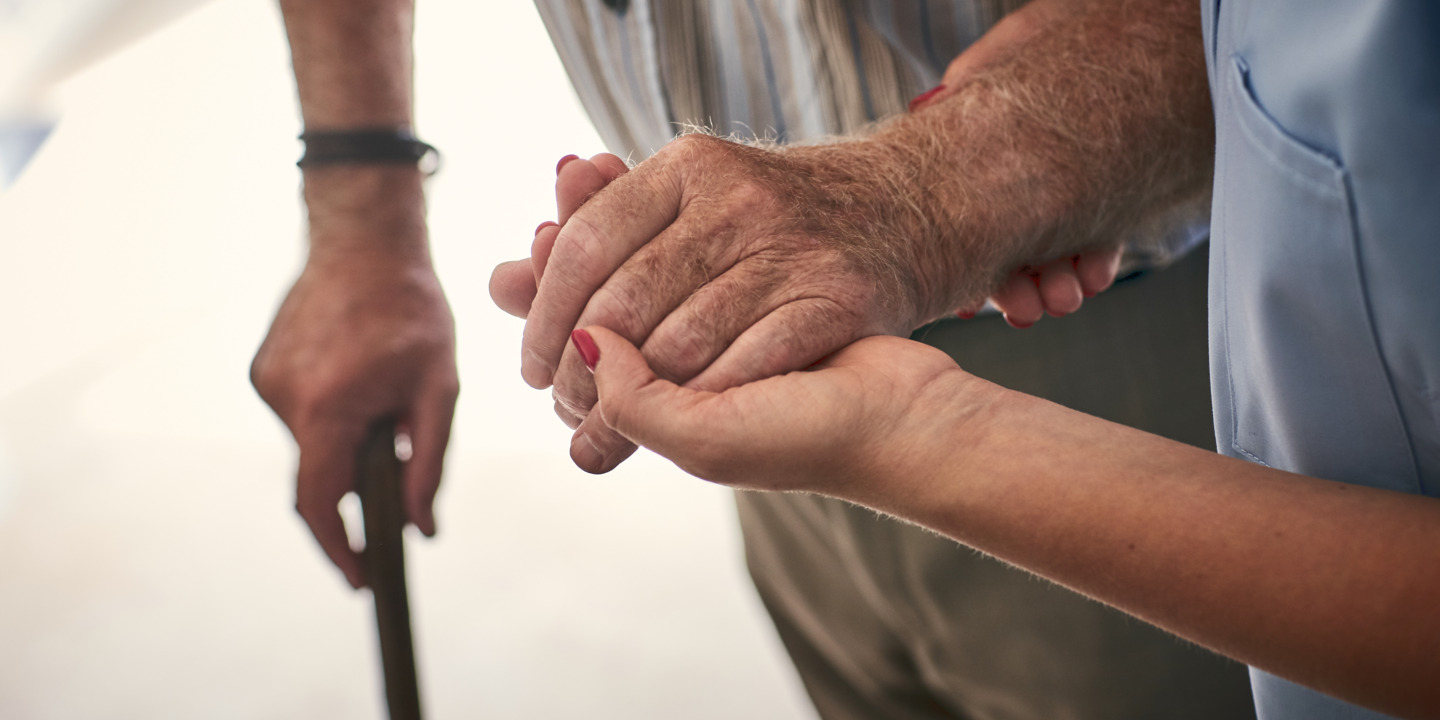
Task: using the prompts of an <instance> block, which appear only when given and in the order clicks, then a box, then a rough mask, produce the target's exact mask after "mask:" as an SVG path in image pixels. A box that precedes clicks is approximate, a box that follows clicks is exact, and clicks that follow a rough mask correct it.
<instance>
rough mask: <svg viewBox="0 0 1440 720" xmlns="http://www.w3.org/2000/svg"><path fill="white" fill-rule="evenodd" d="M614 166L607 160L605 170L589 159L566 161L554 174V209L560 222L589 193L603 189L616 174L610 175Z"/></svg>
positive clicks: (567, 217) (572, 213) (587, 197)
mask: <svg viewBox="0 0 1440 720" xmlns="http://www.w3.org/2000/svg"><path fill="white" fill-rule="evenodd" d="M613 170H614V168H613V166H611V165H610V164H609V163H608V161H607V164H606V170H605V171H602V170H601V169H600V167H599V166H597V165H596V164H595V163H593V162H591V161H589V160H574V161H572V162H569V163H566V164H565V166H564V167H563V168H561V169H560V173H559V174H558V175H556V176H555V210H556V215H555V216H556V217H557V218H558V219H559V220H560V224H561V225H564V224H565V223H566V221H568V220H569V219H570V216H571V215H574V214H575V211H577V210H579V209H580V206H582V205H584V204H585V201H586V200H589V199H590V196H591V195H594V194H595V193H597V192H600V191H601V190H603V189H605V186H606V185H608V184H610V181H611V180H614V179H615V178H616V177H618V175H611V174H610V171H613Z"/></svg>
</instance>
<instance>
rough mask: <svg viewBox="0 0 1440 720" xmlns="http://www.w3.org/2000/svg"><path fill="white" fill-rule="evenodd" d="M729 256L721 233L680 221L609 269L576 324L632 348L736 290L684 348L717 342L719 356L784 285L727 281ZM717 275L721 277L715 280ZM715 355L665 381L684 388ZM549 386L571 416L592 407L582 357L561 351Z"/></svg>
mask: <svg viewBox="0 0 1440 720" xmlns="http://www.w3.org/2000/svg"><path fill="white" fill-rule="evenodd" d="M577 217H578V216H577ZM735 252H738V250H737V249H736V248H735V247H733V243H731V242H729V238H728V237H727V236H726V235H725V234H722V233H720V232H714V231H710V232H708V233H707V232H706V230H705V229H704V228H703V227H702V223H701V222H698V221H690V222H687V221H685V220H681V221H679V222H677V223H676V224H675V225H672V226H670V227H669V228H667V229H665V230H664V231H663V232H662V233H660V235H659V236H658V237H657V238H655V240H653V241H652V242H650V243H648V244H646V245H645V246H644V247H641V248H640V249H639V250H637V251H636V252H635V254H634V255H633V256H632V257H631V258H629V259H628V260H626V261H625V263H624V264H623V265H621V266H620V267H619V268H618V269H617V270H615V272H614V273H613V274H612V275H611V276H610V278H609V279H607V280H606V281H605V283H604V285H602V286H601V287H600V288H599V289H598V290H596V291H595V293H594V295H593V296H592V297H591V298H590V300H589V302H587V303H586V305H585V310H584V312H583V313H581V315H580V317H579V319H578V322H577V325H579V326H581V327H584V326H587V325H603V326H605V327H607V328H610V329H611V330H614V331H615V332H618V333H620V334H621V335H623V336H624V337H625V338H626V339H628V340H629V341H630V342H632V343H642V342H646V338H648V337H649V336H650V335H651V332H652V331H653V330H654V329H656V328H657V327H658V326H660V325H662V324H663V323H664V322H666V321H667V319H668V317H669V316H671V315H672V314H673V313H674V312H675V310H676V308H679V307H681V306H682V304H684V303H688V302H689V300H688V299H689V298H692V297H694V296H695V295H696V294H697V293H698V294H699V295H700V296H701V297H711V296H713V295H714V294H715V293H720V292H721V291H720V290H718V289H716V288H720V287H726V288H730V287H736V286H738V289H736V290H735V291H734V292H733V293H730V294H731V295H733V296H734V298H735V303H736V304H735V305H727V304H723V303H721V304H719V306H718V309H717V310H716V311H714V312H710V313H706V314H705V315H704V316H702V319H701V321H700V322H698V323H695V324H694V325H693V326H694V327H696V328H701V329H703V332H699V333H695V334H693V336H692V337H689V338H686V340H687V342H690V343H695V342H700V343H709V344H714V343H721V344H722V347H721V348H719V349H723V344H728V343H729V341H730V340H731V339H733V338H734V337H735V336H736V335H738V334H739V332H740V330H741V329H743V327H744V326H746V325H749V324H750V322H753V320H754V319H756V318H758V317H759V316H760V315H763V313H761V314H760V315H754V316H751V315H749V314H747V311H748V310H750V308H751V306H752V305H753V303H754V302H756V301H759V300H763V299H764V298H765V296H766V295H768V293H769V292H770V290H771V287H773V286H774V285H775V284H778V283H779V282H781V281H782V280H783V279H784V278H782V277H779V274H778V273H771V275H773V276H774V277H762V276H760V275H757V274H753V273H745V274H743V277H741V278H739V279H730V281H729V282H726V279H728V278H730V275H731V272H730V271H731V270H732V267H733V265H734V262H735V259H736V258H735V257H734V253H735ZM762 267H771V266H770V265H762ZM717 275H718V276H719V278H716V276H717ZM712 278H715V279H714V280H712ZM765 283H769V284H768V285H765ZM542 286H543V284H542ZM711 286H715V288H712V287H711ZM722 294H724V293H722ZM712 305H715V304H714V303H712ZM692 314H693V313H692ZM687 317H689V316H688V315H687ZM735 323H740V327H737V328H734V329H730V327H729V326H731V325H734V324H735ZM527 329H528V328H527ZM719 349H715V350H714V351H713V353H711V354H710V355H709V356H708V357H704V358H703V360H704V362H703V363H700V364H698V365H694V366H693V367H691V368H689V369H688V371H687V372H684V373H681V374H678V375H670V374H666V375H665V376H666V377H667V378H669V379H671V380H675V381H677V382H679V381H683V380H684V379H686V378H688V377H689V376H690V375H693V374H694V373H696V372H699V370H700V368H702V367H704V366H705V365H708V364H709V360H710V359H712V358H713V357H714V356H715V355H718V354H719ZM680 352H684V350H683V349H682V350H680ZM700 352H701V353H704V352H706V350H701V351H700ZM656 369H657V370H662V371H663V372H665V373H669V372H670V371H671V370H672V365H671V364H670V363H662V365H661V366H660V367H657V368H656ZM551 380H552V382H553V383H554V385H555V397H556V399H557V400H559V401H560V402H561V403H563V404H565V405H566V407H567V408H568V409H569V410H570V411H571V412H572V413H575V414H577V415H581V416H583V415H585V414H586V413H587V412H588V411H589V409H590V406H591V405H593V404H594V402H595V386H594V381H593V380H592V378H591V376H590V373H589V371H587V370H586V369H585V366H584V363H583V362H581V360H580V356H579V355H578V354H577V353H575V352H574V351H573V350H571V349H569V348H568V347H565V348H562V354H561V357H560V362H559V365H558V366H557V369H556V371H555V372H554V374H553V377H552V378H551Z"/></svg>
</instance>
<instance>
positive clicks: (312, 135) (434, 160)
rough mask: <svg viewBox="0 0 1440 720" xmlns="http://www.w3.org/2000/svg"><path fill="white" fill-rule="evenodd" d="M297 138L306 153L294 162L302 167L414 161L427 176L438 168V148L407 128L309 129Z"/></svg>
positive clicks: (408, 162)
mask: <svg viewBox="0 0 1440 720" xmlns="http://www.w3.org/2000/svg"><path fill="white" fill-rule="evenodd" d="M300 140H302V141H303V142H304V143H305V155H304V156H303V157H301V158H300V160H299V162H296V163H295V164H296V165H299V166H300V167H302V168H309V167H317V166H320V165H368V164H374V163H400V164H411V163H414V164H418V165H419V166H420V171H421V172H423V173H425V175H427V176H429V175H434V174H435V173H436V172H438V171H439V170H440V151H439V150H436V149H435V146H434V145H431V144H430V143H427V142H425V141H423V140H421V139H419V138H417V137H415V135H414V133H411V132H410V130H409V129H408V128H367V129H363V130H318V131H315V130H309V131H306V132H304V133H301V135H300Z"/></svg>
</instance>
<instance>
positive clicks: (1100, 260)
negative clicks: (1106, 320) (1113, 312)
mask: <svg viewBox="0 0 1440 720" xmlns="http://www.w3.org/2000/svg"><path fill="white" fill-rule="evenodd" d="M1123 253H1124V248H1122V247H1121V246H1119V245H1112V246H1109V247H1102V248H1096V249H1093V250H1086V251H1085V252H1082V253H1080V254H1078V255H1073V256H1071V257H1063V258H1060V259H1059V260H1054V261H1051V262H1048V263H1045V264H1044V265H1041V266H1039V267H1036V268H1021V269H1020V270H1017V271H1015V272H1014V273H1012V274H1011V275H1010V277H1009V278H1008V279H1007V280H1006V281H1005V284H1004V285H1003V286H1001V288H1000V289H999V290H997V291H996V292H995V294H994V295H991V296H990V304H992V305H994V306H995V308H996V309H998V310H999V311H1000V312H1002V313H1004V314H1005V320H1006V322H1008V323H1010V324H1011V325H1013V326H1015V327H1017V328H1028V327H1030V326H1031V325H1034V324H1035V323H1036V322H1038V321H1039V320H1040V318H1042V317H1044V316H1046V315H1049V316H1051V317H1063V316H1065V315H1069V314H1070V313H1073V312H1075V311H1077V310H1079V309H1080V305H1081V304H1082V303H1084V301H1085V298H1089V297H1095V296H1096V295H1098V294H1100V293H1101V292H1104V291H1105V290H1107V289H1109V288H1110V286H1111V285H1112V284H1114V282H1115V276H1116V275H1117V274H1118V273H1119V271H1120V257H1121V255H1122V254H1123ZM978 309H979V308H970V309H967V310H962V311H960V312H959V313H958V314H959V315H960V316H961V317H970V316H973V315H974V314H975V312H976V311H978Z"/></svg>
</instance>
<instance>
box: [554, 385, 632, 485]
mask: <svg viewBox="0 0 1440 720" xmlns="http://www.w3.org/2000/svg"><path fill="white" fill-rule="evenodd" d="M636 449H637V448H636V447H635V443H632V442H630V440H628V439H627V438H626V437H625V436H624V435H621V434H620V433H618V432H616V431H614V430H612V429H610V427H609V426H607V425H606V424H605V416H604V410H603V409H602V408H601V407H600V405H599V403H596V405H595V407H593V408H591V411H590V414H589V415H587V416H586V417H585V420H584V421H583V422H581V423H580V425H579V427H578V428H577V429H576V430H575V434H574V435H573V436H571V438H570V459H571V460H572V461H573V462H574V463H575V466H576V467H578V468H580V469H581V470H584V471H585V472H588V473H593V474H595V475H600V474H603V473H607V472H610V471H611V470H614V469H615V468H617V467H619V466H620V463H622V462H625V459H626V458H628V457H630V456H631V455H634V454H635V450H636Z"/></svg>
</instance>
